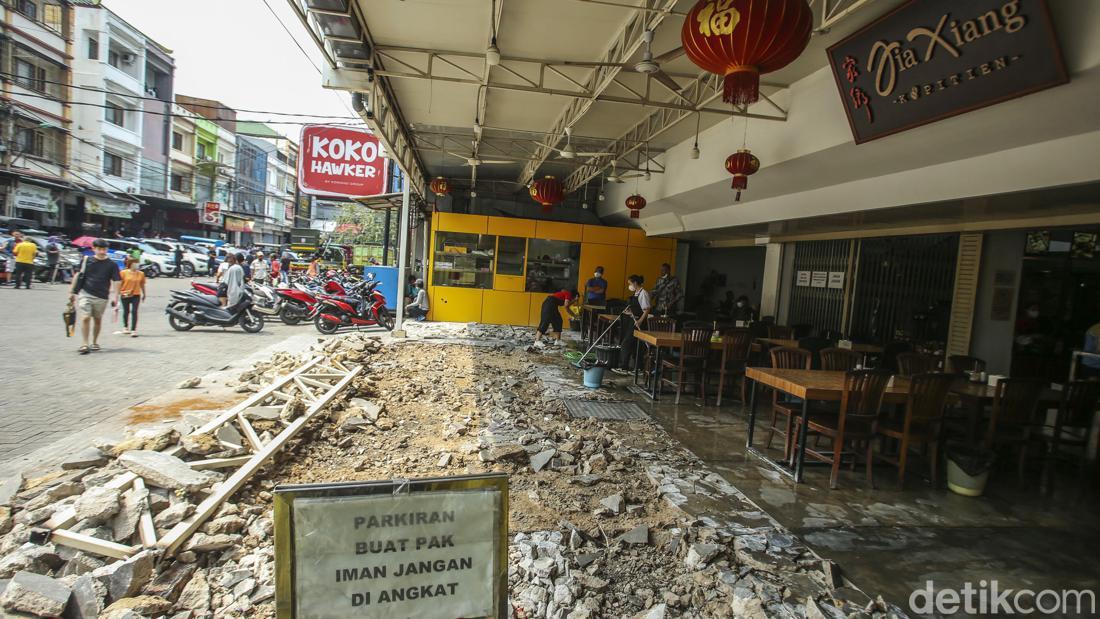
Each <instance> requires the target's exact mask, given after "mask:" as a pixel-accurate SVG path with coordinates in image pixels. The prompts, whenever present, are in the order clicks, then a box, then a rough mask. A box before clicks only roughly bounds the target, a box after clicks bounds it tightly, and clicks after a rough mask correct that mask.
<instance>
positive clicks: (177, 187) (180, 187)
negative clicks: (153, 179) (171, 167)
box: [169, 173, 187, 193]
mask: <svg viewBox="0 0 1100 619" xmlns="http://www.w3.org/2000/svg"><path fill="white" fill-rule="evenodd" d="M169 183H170V187H171V188H172V191H175V192H179V193H184V192H186V191H187V187H186V184H185V179H184V176H183V175H182V174H175V173H173V174H172V175H171V176H170V177H169Z"/></svg>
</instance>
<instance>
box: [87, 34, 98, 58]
mask: <svg viewBox="0 0 1100 619" xmlns="http://www.w3.org/2000/svg"><path fill="white" fill-rule="evenodd" d="M88 59H89V60H99V41H98V40H96V38H95V37H88Z"/></svg>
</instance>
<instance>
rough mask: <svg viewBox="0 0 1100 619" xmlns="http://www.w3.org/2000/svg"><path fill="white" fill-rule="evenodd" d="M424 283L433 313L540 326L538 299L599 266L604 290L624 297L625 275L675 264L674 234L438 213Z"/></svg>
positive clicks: (651, 274) (573, 284)
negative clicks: (662, 235)
mask: <svg viewBox="0 0 1100 619" xmlns="http://www.w3.org/2000/svg"><path fill="white" fill-rule="evenodd" d="M431 242H432V246H431V252H429V253H430V264H429V265H428V277H427V278H426V285H427V286H428V294H429V297H430V299H431V312H430V313H429V316H428V317H429V318H430V319H431V320H440V321H449V322H483V323H489V324H500V325H529V326H537V325H538V321H539V310H540V308H541V306H542V301H543V299H545V298H546V295H547V294H549V293H551V292H557V291H558V290H561V289H562V288H565V289H569V288H577V289H578V290H580V291H581V292H582V294H583V291H584V283H585V282H586V281H588V278H590V277H592V272H593V271H594V270H595V269H596V267H597V266H603V267H604V279H606V280H607V284H608V288H607V298H609V299H613V298H623V295H624V292H625V290H626V278H627V276H628V275H630V274H632V273H637V274H639V275H642V276H644V277H645V281H646V286H647V287H648V286H651V285H652V283H653V282H654V281H656V279H657V276H658V275H659V274H660V266H661V263H664V262H667V263H669V264H673V263H674V260H675V258H676V240H675V239H669V238H655V237H654V238H650V237H647V236H646V235H645V232H643V231H642V230H640V229H636V228H614V227H610V226H591V225H587V224H571V223H562V222H555V221H540V220H536V219H517V218H511V217H492V216H487V215H464V214H461V213H436V214H435V216H434V217H433V218H432V241H431Z"/></svg>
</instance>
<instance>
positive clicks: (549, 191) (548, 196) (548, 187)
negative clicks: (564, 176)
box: [530, 176, 565, 213]
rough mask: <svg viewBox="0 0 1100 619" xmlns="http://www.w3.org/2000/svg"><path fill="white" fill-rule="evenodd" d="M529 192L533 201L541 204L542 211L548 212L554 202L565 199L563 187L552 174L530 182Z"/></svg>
mask: <svg viewBox="0 0 1100 619" xmlns="http://www.w3.org/2000/svg"><path fill="white" fill-rule="evenodd" d="M530 192H531V197H532V198H534V200H535V202H538V203H539V204H541V205H542V212H543V213H549V212H550V209H551V208H552V207H553V206H554V205H555V204H557V203H558V202H561V201H562V200H564V199H565V187H564V186H563V185H562V184H561V181H559V180H558V179H556V178H554V177H553V176H547V177H546V178H540V179H538V180H537V181H535V182H533V183H531V190H530Z"/></svg>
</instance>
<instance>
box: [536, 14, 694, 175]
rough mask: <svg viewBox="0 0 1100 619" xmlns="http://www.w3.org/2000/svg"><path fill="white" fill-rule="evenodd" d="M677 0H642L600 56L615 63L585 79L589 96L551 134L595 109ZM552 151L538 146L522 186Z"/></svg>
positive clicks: (573, 106)
mask: <svg viewBox="0 0 1100 619" xmlns="http://www.w3.org/2000/svg"><path fill="white" fill-rule="evenodd" d="M676 3H677V0H642V2H641V3H640V6H641V8H643V9H645V10H636V11H635V12H634V14H633V15H631V16H630V19H629V20H627V22H626V24H624V25H623V27H622V28H621V29H620V30H619V32H617V33H616V34H615V36H614V37H613V38H612V39H611V44H610V45H609V46H608V48H607V51H606V52H605V53H604V56H603V58H601V59H600V61H601V62H606V63H612V64H611V65H608V66H599V67H595V68H594V69H593V70H592V73H591V74H590V75H589V76H588V79H587V80H586V81H585V83H586V86H587V88H586V90H588V92H589V93H590V96H589V97H583V96H582V97H575V98H574V99H573V100H572V101H570V102H569V104H568V105H567V106H565V109H563V110H562V112H561V114H560V115H558V118H557V120H556V121H555V122H554V124H553V125H552V126H551V127H550V132H551V133H553V134H555V135H557V136H561V135H562V134H564V133H565V129H566V128H567V127H573V126H574V125H576V124H577V123H578V122H579V121H580V120H581V118H583V117H584V115H585V114H587V113H588V110H590V109H591V108H592V104H594V103H595V102H596V101H597V100H598V99H599V98H600V97H601V95H603V92H604V91H605V90H606V89H607V87H608V86H610V85H611V84H612V83H613V82H614V80H615V76H617V75H618V74H619V72H620V71H622V66H621V63H624V62H628V61H629V60H630V58H631V56H633V55H634V53H635V52H637V51H638V49H640V48H641V47H642V44H643V40H642V35H643V33H644V32H645V31H646V30H651V29H656V28H657V26H659V25H660V24H661V22H663V21H664V20H665V18H666V17H668V15H669V13H671V11H672V10H673V9H675V8H676ZM650 9H656V10H657V12H656V13H653V12H651V10H650ZM558 139H560V137H559V138H555V139H552V140H551V146H556V145H557V142H558ZM553 152H554V150H553V149H552V148H549V147H547V146H540V147H539V148H538V149H537V156H536V160H535V161H531V162H529V163H528V164H527V165H526V166H524V167H523V172H521V173H520V175H519V178H518V179H517V180H518V181H519V182H520V183H521V184H523V185H526V184H527V183H529V182H531V179H533V178H534V177H535V174H536V173H537V172H538V169H539V166H540V165H541V164H542V162H543V161H545V160H546V158H547V157H549V156H550V154H551V153H553Z"/></svg>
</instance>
